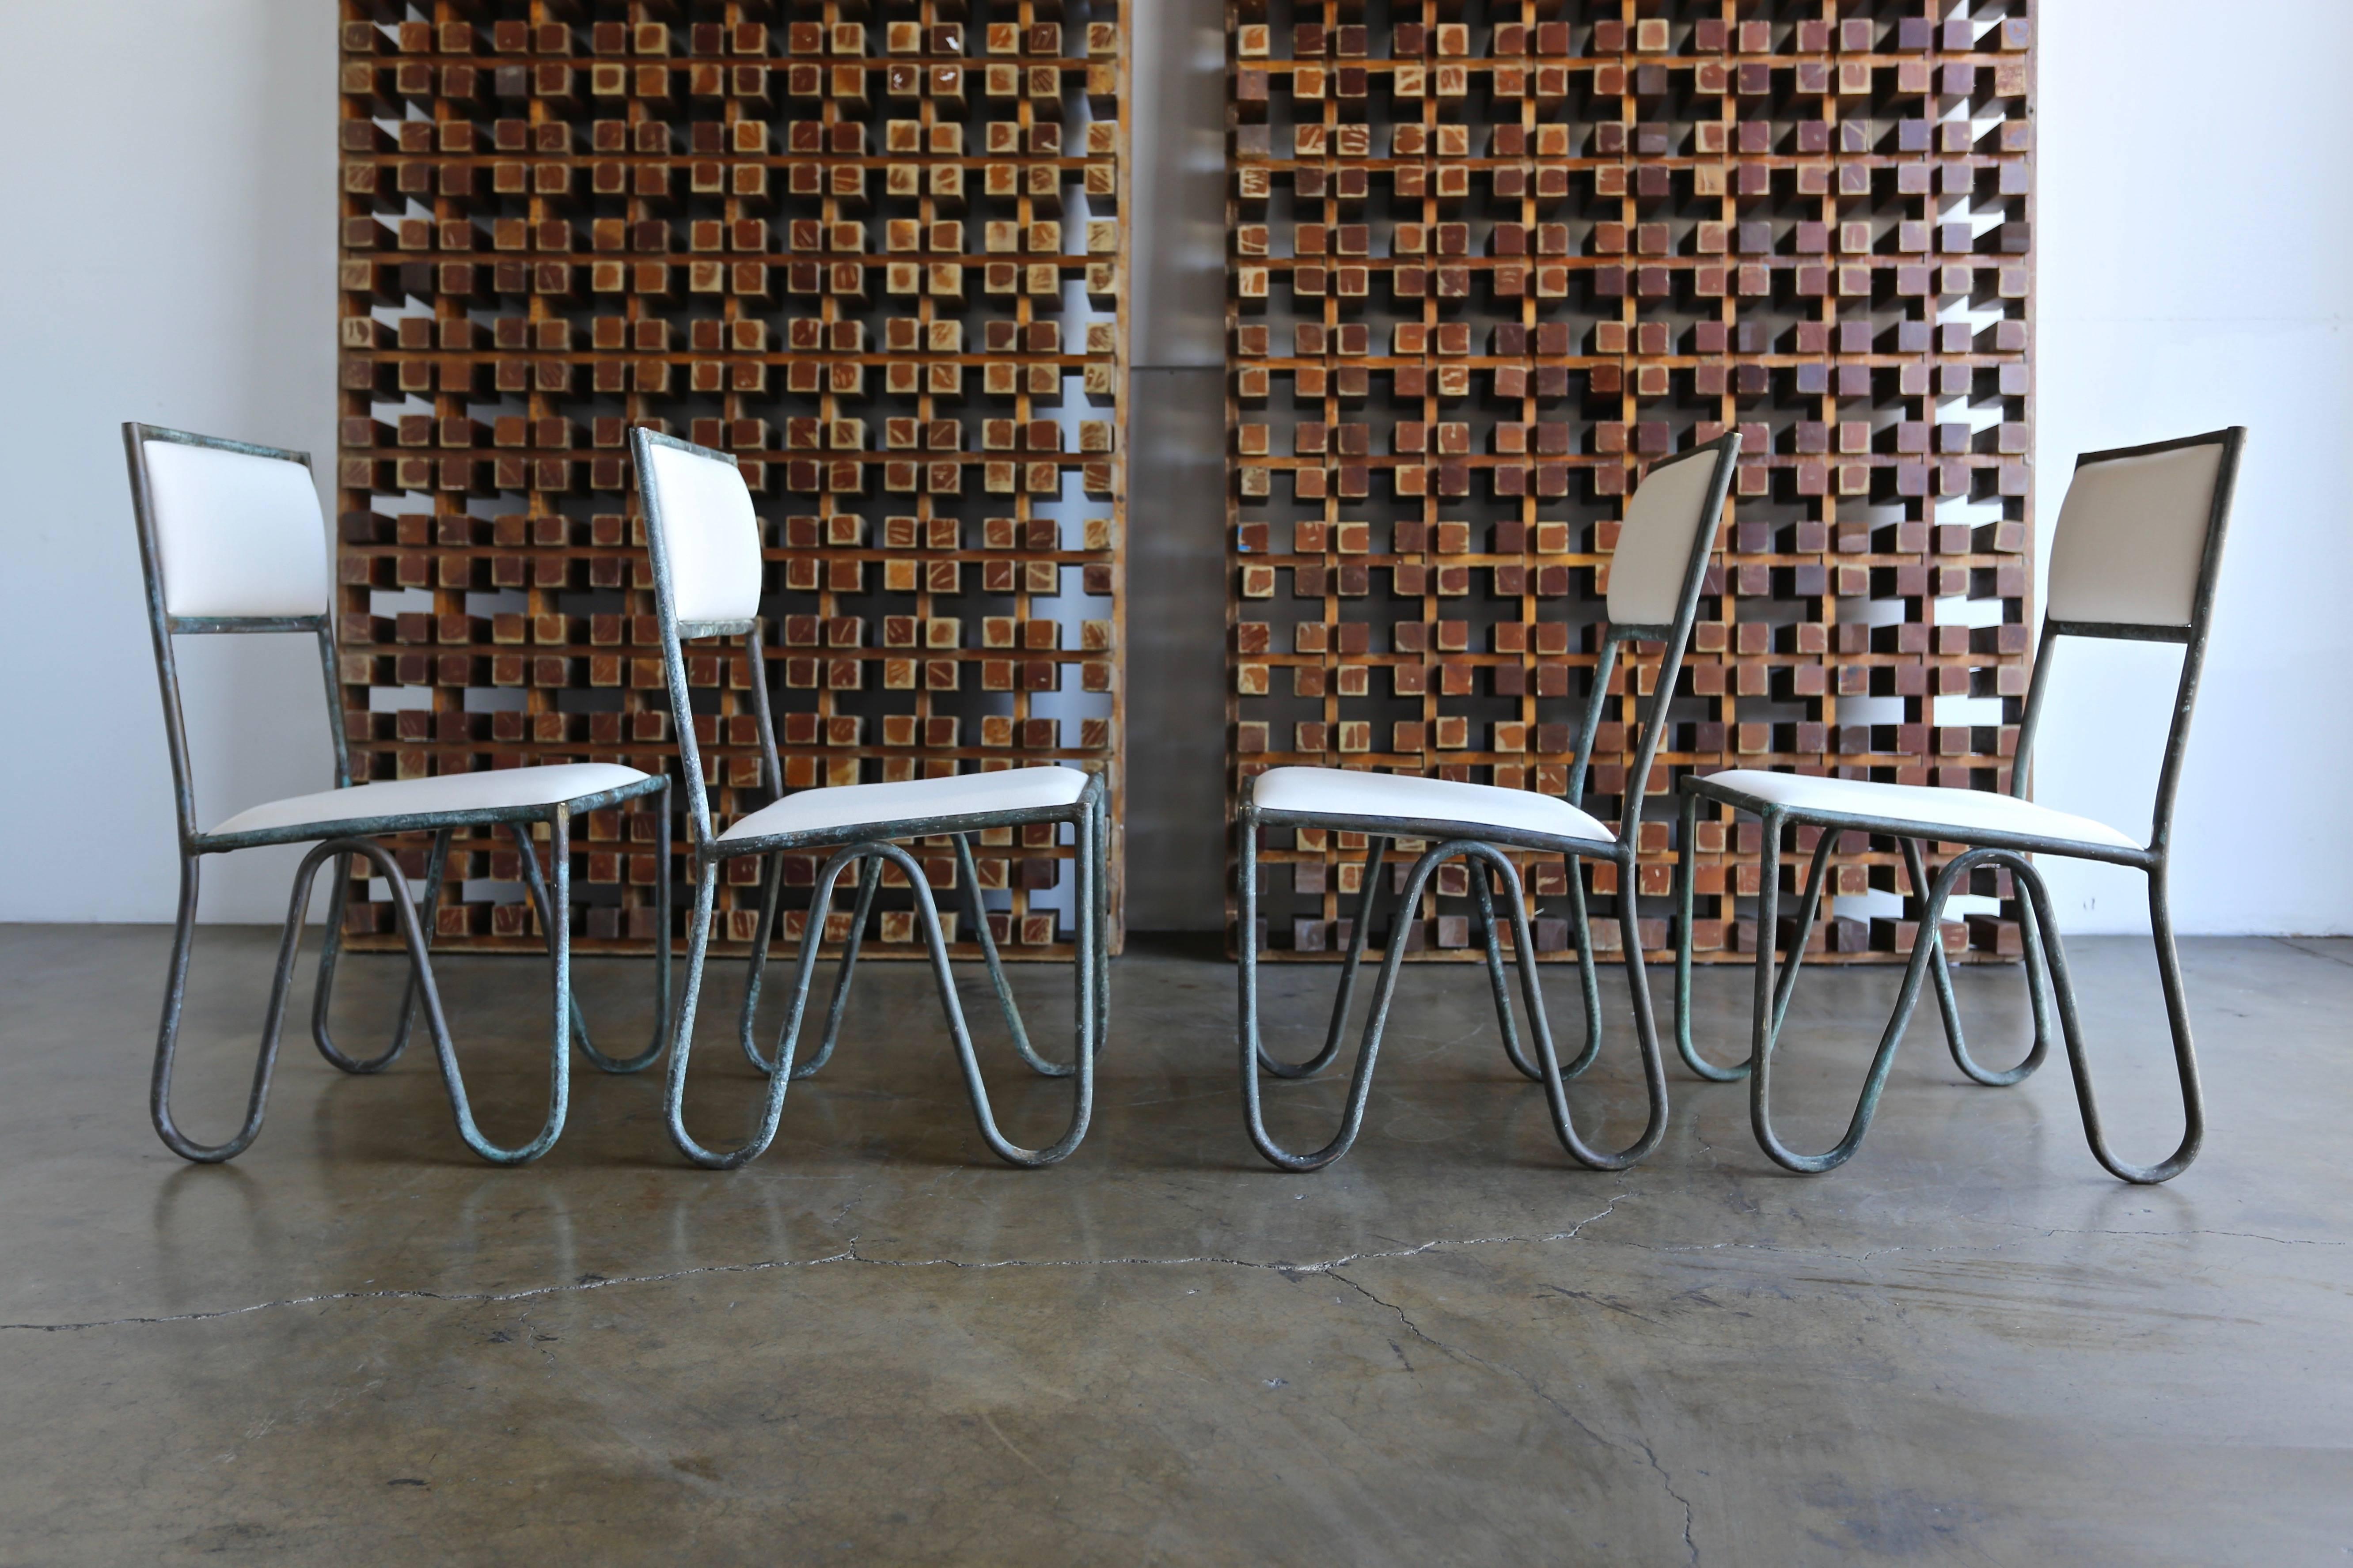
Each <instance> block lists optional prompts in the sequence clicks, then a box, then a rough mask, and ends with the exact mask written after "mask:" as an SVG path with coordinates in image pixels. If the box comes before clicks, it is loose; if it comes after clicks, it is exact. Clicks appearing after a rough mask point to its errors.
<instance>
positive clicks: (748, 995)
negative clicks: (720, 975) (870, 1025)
mask: <svg viewBox="0 0 2353 1568" xmlns="http://www.w3.org/2000/svg"><path fill="white" fill-rule="evenodd" d="M767 861H768V868H767V870H766V872H765V874H764V875H763V877H762V885H761V889H760V924H759V935H757V936H756V937H754V939H753V942H752V957H751V973H750V974H749V976H748V978H747V979H746V980H745V982H744V1015H743V1019H742V1025H741V1029H740V1034H739V1039H738V1043H739V1044H740V1045H741V1046H742V1047H743V1050H744V1058H745V1059H746V1060H748V1061H749V1062H750V1063H751V1064H752V1065H753V1066H754V1067H755V1068H759V1069H760V1070H761V1071H762V1072H764V1073H772V1072H774V1071H776V1059H775V1058H769V1057H764V1056H762V1055H761V1054H760V1047H759V1045H758V1043H757V1042H756V1040H755V1039H754V1035H755V1034H756V1032H757V1028H758V1022H757V1019H758V1014H759V1010H760V984H761V980H762V977H763V976H765V974H766V973H767V968H768V942H769V941H770V940H771V939H772V938H773V937H774V936H775V934H776V907H777V905H778V903H779V902H780V901H781V895H782V884H783V879H784V864H785V858H784V856H783V855H782V854H772V855H770V856H768V857H767ZM881 882H882V862H881V859H880V858H876V857H874V856H871V855H870V856H868V857H867V858H866V860H865V863H864V864H863V865H862V866H861V867H860V869H859V876H858V903H857V906H856V907H855V908H854V909H853V910H851V911H850V916H849V933H848V935H847V936H846V937H845V938H844V939H843V941H842V944H841V962H840V963H838V964H836V965H835V966H834V972H833V996H832V999H831V1000H830V1001H829V1002H828V1004H827V1005H826V1013H825V1035H824V1037H822V1038H821V1039H819V1040H818V1046H817V1052H816V1054H815V1055H813V1056H811V1057H810V1058H809V1059H808V1060H807V1061H805V1062H801V1063H798V1064H797V1065H796V1066H795V1067H794V1068H793V1069H792V1071H793V1081H794V1082H796V1083H797V1082H799V1081H800V1080H801V1079H805V1078H814V1077H816V1076H817V1073H818V1069H819V1068H823V1067H824V1066H825V1064H826V1063H828V1062H829V1061H831V1060H832V1059H833V1047H834V1046H835V1044H836V1043H837V1042H838V1041H839V1039H840V1037H841V1020H842V1017H843V1015H844V1014H846V1013H847V1012H848V1011H849V980H850V976H851V975H852V974H854V973H857V970H858V952H859V949H860V947H862V946H863V945H864V944H865V942H866V921H867V917H868V915H869V913H870V912H871V910H873V908H874V892H875V889H877V888H879V887H881ZM816 907H817V906H815V905H814V904H812V905H811V906H810V908H811V910H815V908H816ZM818 940H819V942H820V943H822V942H823V940H824V939H823V935H822V933H821V932H820V934H819V938H818Z"/></svg>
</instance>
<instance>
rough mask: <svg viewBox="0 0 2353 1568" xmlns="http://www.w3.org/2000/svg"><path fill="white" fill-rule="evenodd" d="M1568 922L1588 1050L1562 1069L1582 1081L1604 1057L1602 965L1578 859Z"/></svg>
mask: <svg viewBox="0 0 2353 1568" xmlns="http://www.w3.org/2000/svg"><path fill="white" fill-rule="evenodd" d="M1566 869H1567V872H1568V920H1569V929H1570V931H1571V934H1572V935H1573V936H1574V937H1575V939H1576V942H1577V986H1578V989H1579V990H1580V991H1582V992H1583V994H1584V1002H1585V1048H1584V1049H1583V1050H1581V1051H1579V1052H1577V1059H1576V1060H1574V1061H1572V1062H1570V1063H1568V1064H1567V1066H1566V1067H1564V1068H1561V1069H1560V1076H1561V1077H1563V1078H1565V1079H1573V1078H1582V1077H1583V1076H1584V1075H1585V1069H1586V1068H1589V1067H1591V1066H1592V1065H1593V1064H1594V1063H1595V1062H1596V1061H1598V1060H1599V1059H1600V1056H1601V966H1600V964H1599V962H1597V961H1596V959H1595V958H1594V956H1593V921H1592V920H1591V919H1590V917H1588V915H1587V913H1586V910H1585V874H1584V866H1583V862H1581V861H1580V860H1578V859H1577V857H1575V856H1573V855H1572V856H1570V857H1569V858H1568V859H1567V866H1566Z"/></svg>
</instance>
